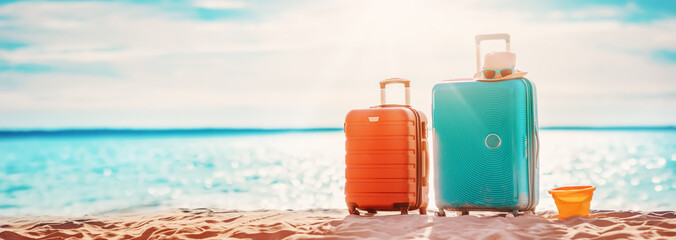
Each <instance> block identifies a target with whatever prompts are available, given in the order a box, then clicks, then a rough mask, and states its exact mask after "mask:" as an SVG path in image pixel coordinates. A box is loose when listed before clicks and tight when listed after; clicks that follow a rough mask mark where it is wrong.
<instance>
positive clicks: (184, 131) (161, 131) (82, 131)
mask: <svg viewBox="0 0 676 240" xmlns="http://www.w3.org/2000/svg"><path fill="white" fill-rule="evenodd" d="M540 130H579V131H590V130H597V131H659V130H676V126H673V125H667V126H550V127H541V128H540ZM336 131H343V128H342V127H315V128H60V129H0V137H25V136H73V135H207V134H208V135H250V134H279V133H310V132H336Z"/></svg>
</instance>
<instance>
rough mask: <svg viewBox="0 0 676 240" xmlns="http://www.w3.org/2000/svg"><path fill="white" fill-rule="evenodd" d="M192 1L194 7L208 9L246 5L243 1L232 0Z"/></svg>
mask: <svg viewBox="0 0 676 240" xmlns="http://www.w3.org/2000/svg"><path fill="white" fill-rule="evenodd" d="M193 2H194V4H195V6H196V7H200V8H209V9H232V8H243V7H245V6H246V5H245V4H244V3H243V2H240V1H232V0H195V1H193Z"/></svg>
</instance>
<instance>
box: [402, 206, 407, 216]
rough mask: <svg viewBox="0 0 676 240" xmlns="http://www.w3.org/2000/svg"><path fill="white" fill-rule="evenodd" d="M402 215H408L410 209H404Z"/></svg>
mask: <svg viewBox="0 0 676 240" xmlns="http://www.w3.org/2000/svg"><path fill="white" fill-rule="evenodd" d="M401 215H408V207H406V208H404V207H402V208H401Z"/></svg>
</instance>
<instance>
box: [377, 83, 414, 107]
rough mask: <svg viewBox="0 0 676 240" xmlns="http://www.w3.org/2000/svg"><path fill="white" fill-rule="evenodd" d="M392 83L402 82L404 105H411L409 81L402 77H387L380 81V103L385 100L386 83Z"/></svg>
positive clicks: (382, 103)
mask: <svg viewBox="0 0 676 240" xmlns="http://www.w3.org/2000/svg"><path fill="white" fill-rule="evenodd" d="M393 83H403V84H404V91H405V94H406V105H407V106H410V105H411V81H409V80H406V79H403V78H389V79H385V80H382V81H380V104H381V105H385V100H386V93H385V89H386V88H385V87H387V84H393Z"/></svg>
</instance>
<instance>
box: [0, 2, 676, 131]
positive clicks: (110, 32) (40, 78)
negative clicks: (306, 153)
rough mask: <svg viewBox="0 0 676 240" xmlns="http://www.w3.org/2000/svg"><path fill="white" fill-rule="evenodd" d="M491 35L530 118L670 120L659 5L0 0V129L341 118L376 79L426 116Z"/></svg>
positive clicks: (374, 87) (673, 17)
mask: <svg viewBox="0 0 676 240" xmlns="http://www.w3.org/2000/svg"><path fill="white" fill-rule="evenodd" d="M496 32H506V33H509V34H511V36H512V51H513V52H515V53H516V55H517V68H518V69H520V70H522V71H526V72H528V75H527V77H528V78H529V79H531V80H532V81H534V82H535V84H536V86H537V91H538V92H537V94H538V95H537V96H538V107H539V122H540V126H544V127H546V126H664V125H676V109H675V108H676V107H674V106H676V82H675V81H676V79H675V78H676V77H675V76H676V3H673V2H672V1H637V2H634V1H535V0H533V1H518V2H509V1H501V0H498V1H393V0H383V1H363V0H356V1H337V0H336V1H209V0H195V1H174V0H165V1H139V2H135V1H7V0H2V1H0V129H55V128H194V127H199V128H202V127H255V128H278V127H281V128H287V127H292V128H296V127H342V125H343V121H344V117H345V115H346V114H347V112H348V111H349V110H351V109H356V108H367V107H370V106H374V105H377V104H379V100H380V96H379V90H378V82H379V81H380V80H383V79H386V78H391V77H401V78H406V79H410V80H411V81H412V83H411V87H412V89H411V100H412V105H413V106H414V107H415V108H418V109H421V110H423V112H425V113H426V114H427V115H428V116H429V115H430V113H431V91H432V87H433V86H434V84H436V83H439V82H440V81H441V80H446V79H454V78H467V77H471V76H472V75H473V74H474V72H476V67H475V61H476V59H475V55H474V49H475V48H474V35H476V34H481V33H496ZM502 47H503V45H502V44H501V43H500V42H498V41H491V42H487V43H486V44H482V49H484V50H485V51H486V52H490V51H499V50H501V48H502ZM389 90H390V91H389V92H390V94H389V96H390V97H391V101H392V102H397V101H403V97H402V96H401V95H403V90H402V89H401V87H396V86H395V87H393V88H392V89H389Z"/></svg>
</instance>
